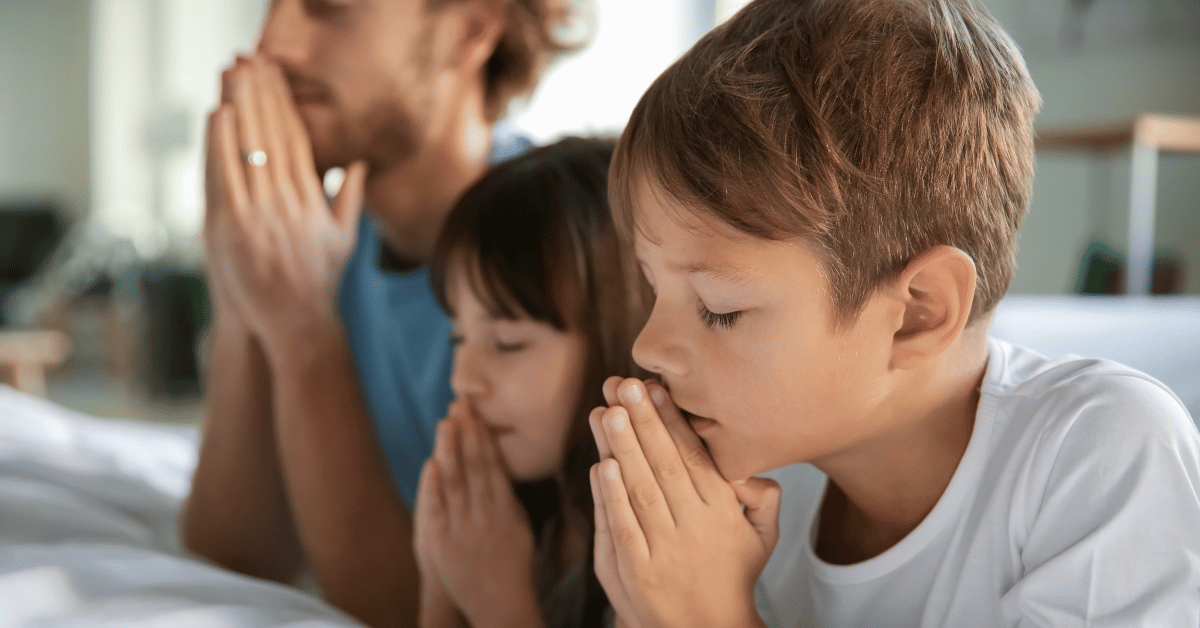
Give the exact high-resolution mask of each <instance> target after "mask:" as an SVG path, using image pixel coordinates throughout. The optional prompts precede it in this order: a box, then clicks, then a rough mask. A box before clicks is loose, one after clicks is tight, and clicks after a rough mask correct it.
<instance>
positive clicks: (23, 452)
mask: <svg viewBox="0 0 1200 628" xmlns="http://www.w3.org/2000/svg"><path fill="white" fill-rule="evenodd" d="M993 333H994V334H995V335H997V336H999V337H1001V338H1005V339H1007V340H1011V341H1013V342H1017V343H1020V344H1024V345H1027V346H1030V347H1032V348H1034V349H1037V350H1039V351H1041V352H1043V353H1045V354H1047V355H1058V354H1062V353H1078V354H1081V355H1089V356H1097V357H1107V358H1111V359H1115V360H1118V361H1121V362H1124V363H1126V364H1129V365H1130V366H1133V367H1135V368H1138V369H1141V370H1143V371H1146V372H1147V373H1149V374H1150V375H1153V376H1154V377H1157V378H1158V379H1160V380H1162V381H1163V382H1164V383H1166V384H1167V385H1168V386H1171V387H1172V388H1173V389H1174V390H1175V392H1176V393H1177V394H1178V395H1179V396H1180V397H1181V398H1182V399H1183V400H1184V402H1185V404H1186V405H1187V406H1188V407H1189V409H1190V411H1191V413H1192V416H1193V417H1196V416H1197V415H1198V414H1200V412H1198V411H1200V299H1196V298H1192V299H1175V300H1140V301H1134V300H1123V299H1083V298H1063V297H1012V298H1009V299H1006V300H1005V302H1004V303H1002V304H1001V306H1000V308H999V311H998V314H997V318H996V322H995V324H994V326H993ZM196 444H197V435H196V431H195V430H194V429H186V428H175V427H169V426H162V425H153V424H146V423H138V422H132V421H121V420H112V419H96V418H92V417H87V416H83V415H80V414H76V413H73V412H70V411H68V410H65V409H63V408H61V407H59V406H56V405H54V404H51V403H48V402H46V401H43V400H40V399H35V398H32V397H28V396H26V395H22V394H19V393H17V392H15V391H13V390H12V389H10V388H7V387H5V386H0V628H10V627H17V626H37V627H39V628H50V627H55V628H57V627H63V628H66V627H76V626H78V627H83V626H89V627H91V626H141V627H159V626H161V627H164V628H165V627H183V628H190V627H219V628H225V627H230V628H232V627H241V626H295V627H301V626H303V627H312V628H315V627H318V626H353V625H357V624H355V623H354V622H353V621H352V620H351V619H349V618H347V617H346V616H344V615H342V614H341V613H339V612H338V611H336V610H335V609H333V608H331V607H329V606H328V605H326V604H325V603H323V602H322V601H320V600H319V599H317V598H315V597H313V596H311V595H308V594H306V593H303V592H301V591H298V590H296V589H292V588H289V587H284V586H280V585H276V584H272V583H268V582H264V581H261V580H256V579H253V578H247V577H243V576H240V575H237V574H234V573H231V572H229V571H226V570H223V569H219V568H216V567H213V566H211V565H208V564H206V563H203V562H201V561H198V560H196V559H193V558H190V557H188V556H186V555H185V553H184V552H182V551H181V550H180V546H179V539H178V536H177V534H176V517H177V514H178V509H179V506H180V504H181V502H182V499H183V497H184V496H185V495H186V493H187V491H188V485H189V482H190V479H191V474H192V469H193V468H194V465H195V461H196V460H195V459H196Z"/></svg>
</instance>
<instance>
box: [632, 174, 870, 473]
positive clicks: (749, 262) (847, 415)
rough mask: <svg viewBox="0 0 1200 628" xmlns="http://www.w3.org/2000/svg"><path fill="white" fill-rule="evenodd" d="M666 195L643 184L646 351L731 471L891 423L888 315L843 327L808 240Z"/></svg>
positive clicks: (844, 441) (642, 352) (756, 467)
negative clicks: (703, 212)
mask: <svg viewBox="0 0 1200 628" xmlns="http://www.w3.org/2000/svg"><path fill="white" fill-rule="evenodd" d="M665 196H666V195H665V194H660V193H655V191H654V190H652V189H647V188H646V187H645V186H643V187H642V189H641V190H639V192H638V194H637V196H636V197H635V203H636V207H637V209H636V211H637V219H638V223H639V226H640V229H639V233H638V235H637V237H636V241H635V246H636V254H637V257H638V261H639V262H640V263H641V266H642V272H643V273H644V274H645V276H646V279H647V280H648V281H649V283H650V285H651V286H652V287H653V288H654V293H655V301H654V308H653V310H652V312H651V314H650V318H649V320H648V322H647V323H646V326H645V327H644V328H643V330H642V332H641V334H640V335H639V336H638V338H637V341H636V342H635V343H634V346H633V357H634V359H635V360H636V361H637V363H638V364H640V365H641V366H642V367H643V368H646V369H648V370H650V371H654V372H655V373H657V374H658V375H659V376H660V377H661V379H662V380H663V383H664V384H665V385H666V386H667V387H668V389H669V390H670V392H671V396H672V398H673V399H674V401H675V403H676V404H677V405H678V406H679V407H680V409H682V410H684V411H685V412H686V414H685V416H687V417H688V419H689V422H690V423H691V425H692V427H693V428H694V429H695V430H696V433H697V434H699V435H700V437H701V438H703V439H704V441H705V443H706V444H707V446H708V448H709V451H710V452H711V454H712V456H713V460H714V461H715V462H716V464H717V467H718V468H719V469H720V470H721V472H722V473H723V474H724V475H725V477H726V478H727V479H729V480H739V479H743V478H746V477H749V476H751V475H754V474H757V473H761V472H763V471H767V470H770V469H774V468H778V467H781V466H785V465H788V464H792V463H796V462H801V461H806V462H813V463H815V464H816V463H819V462H821V461H823V460H824V461H828V459H829V457H830V456H835V455H837V454H839V453H844V452H847V451H849V450H850V449H852V448H853V445H855V444H856V443H863V442H866V441H867V440H869V439H870V438H872V437H876V436H878V435H880V434H881V433H882V432H884V431H886V429H888V426H886V425H884V424H882V423H883V422H885V421H886V419H885V418H884V417H886V416H888V413H887V412H883V411H881V410H882V409H883V408H882V405H883V404H884V403H886V402H885V400H884V398H885V397H887V396H888V394H889V392H888V390H887V389H888V386H889V383H888V382H887V378H886V377H885V375H886V373H887V371H888V361H889V350H890V346H891V342H890V338H891V336H890V332H889V331H887V330H888V329H890V328H889V327H888V325H887V323H888V321H887V320H884V317H886V316H887V313H886V312H882V311H881V310H880V308H878V307H874V306H872V305H871V304H868V306H867V307H866V308H864V310H863V313H862V315H861V316H860V317H859V318H858V319H857V322H856V323H855V324H854V326H853V327H852V328H851V329H849V330H845V331H836V330H834V329H833V327H832V324H831V321H832V320H833V319H832V314H833V312H832V303H831V298H830V295H829V292H828V288H827V286H828V283H827V281H826V278H825V276H824V271H823V265H822V264H821V262H820V260H819V259H818V257H817V256H816V255H815V254H814V253H813V252H812V251H811V250H810V249H809V247H808V246H806V245H805V244H804V243H802V242H798V241H797V242H775V241H768V240H762V239H759V238H754V237H750V236H747V235H745V234H742V233H740V232H737V231H735V230H734V229H732V228H731V227H728V226H727V225H724V224H720V223H717V222H715V221H713V220H708V219H703V218H700V217H699V216H698V215H696V214H693V213H691V212H690V211H689V210H687V209H685V208H683V207H678V206H673V205H671V206H668V205H665V204H664V201H663V199H664V198H665ZM876 319H878V320H876ZM879 330H883V331H884V332H886V333H884V334H883V335H882V336H881V335H879V333H877V332H878V331H879ZM818 466H820V465H819V464H818Z"/></svg>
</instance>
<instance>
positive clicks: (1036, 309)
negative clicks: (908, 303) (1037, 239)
mask: <svg viewBox="0 0 1200 628" xmlns="http://www.w3.org/2000/svg"><path fill="white" fill-rule="evenodd" d="M991 332H992V335H993V336H996V337H997V338H1003V339H1004V340H1008V341H1009V342H1012V343H1015V344H1019V345H1024V346H1026V347H1029V348H1031V349H1034V350H1036V351H1038V352H1040V353H1042V354H1044V355H1047V356H1051V357H1055V356H1059V355H1065V354H1068V353H1074V354H1077V355H1081V356H1084V357H1091V358H1107V359H1110V360H1114V361H1117V362H1120V363H1122V364H1125V365H1127V366H1131V367H1133V368H1135V369H1137V370H1139V371H1142V372H1144V373H1146V374H1148V375H1150V376H1151V377H1154V378H1155V379H1157V380H1159V381H1161V382H1162V383H1164V384H1166V385H1167V387H1169V388H1170V389H1171V390H1172V391H1173V392H1174V393H1175V394H1176V395H1177V396H1178V397H1179V398H1180V400H1181V401H1183V404H1184V405H1185V406H1187V408H1188V412H1190V413H1191V415H1192V419H1193V420H1197V419H1200V297H1076V296H1010V297H1007V298H1005V299H1004V300H1003V301H1001V302H1000V305H999V306H998V307H997V308H996V318H995V321H994V322H993V323H992V329H991Z"/></svg>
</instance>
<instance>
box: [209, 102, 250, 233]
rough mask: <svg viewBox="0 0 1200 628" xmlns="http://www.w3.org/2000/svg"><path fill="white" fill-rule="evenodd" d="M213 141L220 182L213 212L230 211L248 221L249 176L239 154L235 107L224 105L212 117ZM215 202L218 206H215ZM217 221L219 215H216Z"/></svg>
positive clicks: (211, 130) (212, 205)
mask: <svg viewBox="0 0 1200 628" xmlns="http://www.w3.org/2000/svg"><path fill="white" fill-rule="evenodd" d="M209 124H210V127H209V141H210V142H212V149H211V150H213V151H214V152H215V156H210V159H214V158H215V162H216V163H215V164H214V166H215V168H216V170H217V173H218V174H217V179H218V180H219V181H220V193H219V194H218V198H216V199H209V210H210V211H211V210H212V209H214V208H216V207H219V208H221V209H229V210H231V211H232V213H233V214H234V216H236V218H237V219H238V220H241V221H244V220H245V219H246V213H247V212H248V211H249V205H250V193H249V191H248V190H247V188H246V173H245V171H244V170H242V158H241V154H240V153H239V152H238V132H237V115H236V112H235V111H234V108H233V105H221V106H220V107H217V110H216V111H214V112H213V114H212V116H211V117H210V118H209ZM214 201H215V204H214ZM214 218H215V216H214Z"/></svg>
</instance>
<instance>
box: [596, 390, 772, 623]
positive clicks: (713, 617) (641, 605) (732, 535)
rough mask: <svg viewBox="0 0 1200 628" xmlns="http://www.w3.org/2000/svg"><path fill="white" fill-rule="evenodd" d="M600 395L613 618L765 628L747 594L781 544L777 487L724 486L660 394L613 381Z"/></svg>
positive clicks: (605, 572)
mask: <svg viewBox="0 0 1200 628" xmlns="http://www.w3.org/2000/svg"><path fill="white" fill-rule="evenodd" d="M605 393H606V397H607V398H608V400H609V403H610V404H613V407H610V408H608V409H602V408H598V409H597V410H596V411H593V412H592V415H591V417H590V422H591V426H592V432H593V434H594V435H595V437H596V444H597V446H598V448H599V450H600V458H601V462H600V464H597V465H595V466H593V467H592V491H593V495H594V500H595V503H596V549H595V553H596V560H595V562H596V575H597V577H598V578H599V579H600V582H601V584H603V585H604V589H605V591H606V592H607V593H608V595H609V599H610V601H611V602H612V604H613V609H614V610H615V611H616V613H617V615H618V616H620V617H621V618H623V619H624V620H625V622H626V623H628V624H629V625H630V626H631V628H643V627H644V628H650V627H655V628H657V627H660V626H687V627H689V628H690V627H704V626H713V627H727V626H739V627H740V626H761V625H763V623H762V620H761V619H760V618H759V617H758V614H757V611H756V610H755V607H754V584H755V581H756V580H757V579H758V576H759V574H760V573H761V572H762V569H763V567H765V566H766V564H767V559H768V558H769V557H770V556H771V551H772V550H773V549H774V548H775V542H776V541H777V540H778V539H779V520H778V517H779V499H780V491H779V485H778V484H776V483H775V482H774V481H772V480H766V479H762V478H750V479H748V480H745V481H744V482H735V483H730V482H727V481H726V480H725V478H723V477H722V476H721V474H720V472H719V471H718V470H717V468H716V466H715V465H714V463H713V461H712V458H711V457H710V456H709V454H708V451H707V449H705V447H704V444H703V443H702V442H701V440H700V437H699V436H697V435H696V433H695V432H693V431H692V429H691V427H690V426H689V425H688V424H687V422H686V421H685V420H684V419H683V416H682V415H680V413H679V411H678V410H677V409H676V408H675V405H674V403H672V402H671V399H670V397H669V396H668V395H667V392H666V390H665V389H664V388H663V387H662V386H661V385H659V384H657V383H653V382H651V383H649V384H643V383H642V382H641V381H639V380H636V379H627V380H624V381H620V379H619V378H610V379H609V381H608V382H606V383H605ZM618 399H619V401H620V405H616V404H615V403H614V402H615V401H617V400H618ZM656 406H657V408H656ZM742 505H744V506H745V510H744V511H743V509H742Z"/></svg>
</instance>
